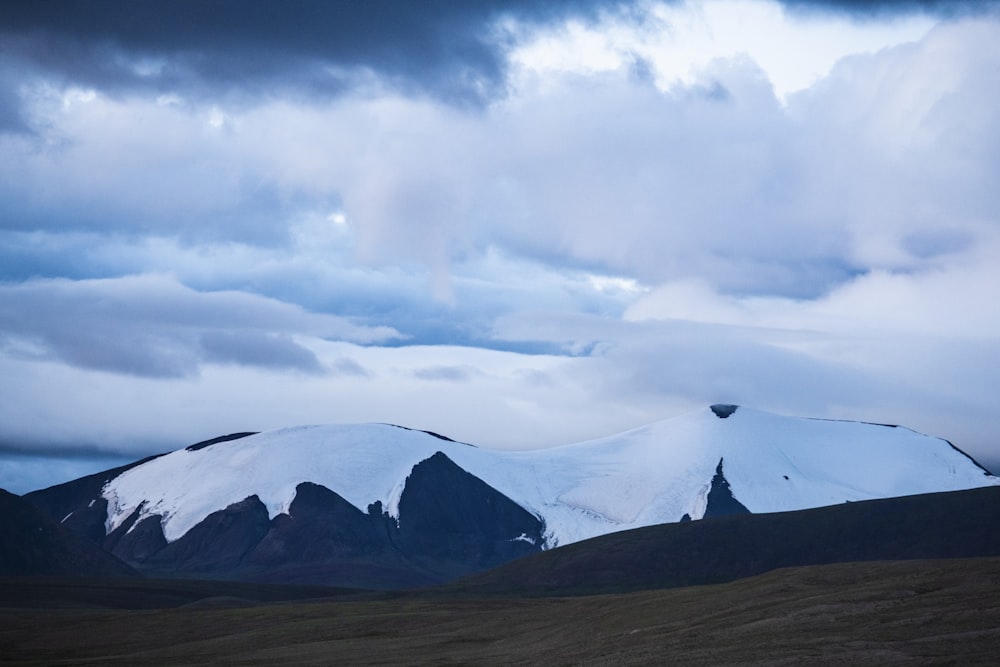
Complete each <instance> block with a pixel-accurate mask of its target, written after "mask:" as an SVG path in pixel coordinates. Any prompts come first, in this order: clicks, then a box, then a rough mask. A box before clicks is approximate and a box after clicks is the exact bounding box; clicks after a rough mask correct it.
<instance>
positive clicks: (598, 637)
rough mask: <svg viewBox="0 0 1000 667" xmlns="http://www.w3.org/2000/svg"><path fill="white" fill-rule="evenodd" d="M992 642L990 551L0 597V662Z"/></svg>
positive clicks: (857, 654)
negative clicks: (715, 567) (143, 596)
mask: <svg viewBox="0 0 1000 667" xmlns="http://www.w3.org/2000/svg"><path fill="white" fill-rule="evenodd" d="M162 585H164V586H166V585H168V584H162ZM184 585H185V586H189V585H190V584H188V583H186V584H184ZM8 592H9V591H8ZM158 595H161V596H162V592H161V593H158ZM43 597H44V596H43ZM6 604H8V605H10V604H11V602H10V601H9V596H8V600H7V602H6ZM59 604H61V605H63V606H65V605H67V604H69V601H68V600H66V599H62V600H61V601H60V603H59ZM998 654H1000V559H998V558H986V559H966V560H950V561H949V560H938V561H909V562H889V563H853V564H840V565H827V566H815V567H808V568H795V569H788V570H779V571H775V572H771V573H768V574H765V575H761V576H758V577H753V578H750V579H744V580H741V581H737V582H732V583H729V584H723V585H718V586H705V587H691V588H682V589H673V590H659V591H645V592H639V593H631V594H627V595H606V596H589V597H564V598H503V597H489V598H482V597H462V596H461V595H459V594H458V593H455V594H454V595H451V594H450V595H449V597H447V598H444V597H437V596H435V595H433V594H414V595H406V596H398V597H392V598H384V599H350V598H349V597H347V598H344V597H341V598H329V599H326V600H314V601H298V602H284V603H273V602H272V603H261V602H254V601H251V600H247V599H245V598H235V597H219V596H215V597H211V598H208V599H204V600H201V601H199V602H195V603H193V604H187V605H185V606H181V607H174V608H169V609H155V610H139V611H136V610H129V611H123V610H113V609H84V608H77V609H66V608H63V609H28V608H20V609H15V608H6V609H2V610H0V662H2V663H4V664H11V665H20V664H47V665H63V664H101V665H114V664H130V665H135V664H156V665H162V664H189V665H197V664H219V663H239V664H261V665H264V664H279V663H295V664H310V663H311V664H333V663H338V664H420V663H433V664H511V663H521V664H524V663H544V664H594V665H603V664H623V663H627V664H664V663H666V662H670V663H675V664H678V663H680V664H694V665H697V664H706V665H708V664H712V665H717V664H753V663H767V664H801V663H803V662H808V663H810V664H852V665H860V664H904V663H905V664H944V663H951V664H963V665H966V664H995V661H996V656H997V655H998Z"/></svg>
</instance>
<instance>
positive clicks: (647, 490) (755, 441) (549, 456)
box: [103, 407, 1000, 548]
mask: <svg viewBox="0 0 1000 667" xmlns="http://www.w3.org/2000/svg"><path fill="white" fill-rule="evenodd" d="M439 451H440V452H443V453H444V454H445V455H446V456H447V457H448V458H450V459H451V460H452V461H454V462H455V463H456V464H457V465H458V466H460V467H461V468H463V469H465V470H466V471H468V472H469V473H471V474H473V475H475V476H476V477H478V478H479V479H481V480H483V481H484V482H485V483H487V484H489V485H490V486H492V487H493V488H495V489H497V490H498V491H500V492H501V493H503V494H504V495H506V496H508V497H509V498H511V499H512V500H513V501H514V502H516V503H518V504H520V505H521V506H522V507H524V508H525V509H527V510H528V511H530V512H532V513H534V514H535V515H537V516H539V517H541V518H542V519H543V520H544V521H545V525H546V535H545V547H546V548H551V547H554V546H558V545H561V544H568V543H571V542H576V541H579V540H583V539H587V538H590V537H594V536H597V535H603V534H605V533H610V532H614V531H619V530H626V529H629V528H638V527H641V526H649V525H653V524H658V523H669V522H675V521H679V520H680V519H681V517H682V516H683V515H684V514H688V515H690V516H691V518H693V519H699V518H701V517H702V516H703V515H704V512H705V507H706V502H707V496H708V491H709V488H710V482H711V479H712V476H713V475H714V474H715V469H716V466H717V465H718V464H719V461H720V459H721V460H722V461H723V473H724V475H725V477H726V479H727V480H728V481H729V483H730V486H731V489H732V492H733V495H734V496H735V497H736V499H737V500H739V501H740V502H741V503H742V504H743V505H744V506H746V507H747V509H749V510H750V511H751V512H754V513H761V512H782V511H789V510H798V509H805V508H810V507H819V506H823V505H832V504H836V503H842V502H847V501H859V500H870V499H874V498H886V497H893V496H903V495H911V494H918V493H930V492H936V491H956V490H961V489H969V488H974V487H980V486H992V485H997V484H1000V479H998V478H996V477H993V476H991V475H989V474H988V473H986V472H985V471H984V470H983V469H982V468H980V467H979V466H977V465H976V464H975V462H974V461H973V460H972V459H970V458H969V457H968V456H966V455H965V454H963V453H962V452H960V451H959V450H957V449H955V448H954V447H952V446H951V445H950V444H949V443H948V442H946V441H944V440H941V439H939V438H933V437H930V436H926V435H922V434H919V433H916V432H914V431H911V430H909V429H906V428H902V427H888V426H880V425H875V424H865V423H858V422H840V421H824V420H816V419H805V418H797V417H784V416H779V415H774V414H769V413H766V412H761V411H757V410H751V409H747V408H742V407H741V408H739V409H737V410H736V411H735V412H734V413H733V414H732V415H731V416H729V417H728V418H720V417H718V416H717V415H716V414H715V412H713V410H711V409H709V408H705V409H704V410H699V411H697V412H693V413H690V414H687V415H683V416H681V417H677V418H675V419H669V420H665V421H661V422H657V423H654V424H650V425H648V426H644V427H641V428H637V429H634V430H631V431H627V432H625V433H621V434H617V435H613V436H609V437H606V438H600V439H597V440H590V441H586V442H581V443H576V444H572V445H565V446H561V447H554V448H550V449H540V450H534V451H517V452H509V451H497V450H488V449H480V448H477V447H472V446H470V445H466V444H462V443H457V442H450V441H446V440H441V439H439V438H436V437H434V436H432V435H429V434H427V433H424V432H421V431H413V430H408V429H405V428H400V427H396V426H390V425H384V424H351V425H328V426H299V427H294V428H286V429H280V430H275V431H269V432H266V433H260V434H258V435H254V436H249V437H246V438H242V439H239V440H233V441H229V442H223V443H218V444H215V445H211V446H209V447H205V448H203V449H199V450H195V451H189V450H186V449H181V450H178V451H175V452H172V453H170V454H167V455H165V456H161V457H159V458H156V459H154V460H152V461H149V462H147V463H145V464H143V465H140V466H137V467H135V468H132V469H131V470H128V471H126V472H124V473H122V474H121V475H119V476H118V477H116V478H114V479H112V480H111V481H110V482H109V483H108V484H107V485H106V486H105V488H104V490H103V496H104V497H105V498H106V499H107V500H108V519H107V524H106V528H107V530H108V532H110V531H112V530H114V529H115V528H117V527H118V526H119V525H120V524H121V523H122V522H123V521H124V520H125V519H126V518H127V517H129V516H130V515H131V514H132V513H133V512H135V511H136V509H140V508H141V509H140V512H139V516H140V519H141V518H143V517H146V516H150V515H156V514H158V515H160V516H161V517H162V527H163V532H164V535H165V537H166V538H167V540H168V541H174V540H176V539H177V538H179V537H181V536H182V535H184V534H185V533H186V532H187V531H188V530H189V529H191V528H192V527H193V526H195V525H196V524H198V523H199V522H200V521H201V520H202V519H204V518H205V517H206V516H207V515H208V514H210V513H212V512H215V511H217V510H222V509H225V508H226V507H227V506H229V505H231V504H233V503H236V502H239V501H241V500H243V499H245V498H247V497H248V496H251V495H254V494H256V495H257V496H258V497H259V498H260V500H261V501H262V502H263V503H264V504H265V505H266V506H267V510H268V513H269V515H270V516H271V517H272V518H273V517H274V516H275V515H277V514H279V513H282V512H286V511H287V509H288V507H289V505H290V504H291V502H292V499H293V498H294V496H295V487H296V485H298V484H299V483H301V482H313V483H316V484H320V485H322V486H325V487H327V488H329V489H331V490H333V491H335V492H336V493H338V494H339V495H341V496H342V497H343V498H344V499H345V500H347V501H348V502H350V503H351V504H353V505H354V506H356V507H357V508H359V509H360V510H362V511H367V508H368V505H369V504H370V503H373V502H375V501H381V503H382V506H383V508H385V509H386V510H387V511H388V512H389V513H390V514H392V515H393V516H396V517H397V518H398V502H399V497H400V494H401V493H402V491H403V488H404V486H405V484H406V479H407V476H408V475H409V474H410V470H411V469H412V468H413V466H414V465H416V464H417V463H419V462H420V461H423V460H424V459H427V458H429V457H430V456H432V455H433V454H434V453H436V452H439Z"/></svg>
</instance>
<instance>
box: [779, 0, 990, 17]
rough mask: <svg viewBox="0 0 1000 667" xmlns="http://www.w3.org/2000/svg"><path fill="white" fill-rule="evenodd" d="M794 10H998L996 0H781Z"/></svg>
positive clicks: (953, 13) (872, 13)
mask: <svg viewBox="0 0 1000 667" xmlns="http://www.w3.org/2000/svg"><path fill="white" fill-rule="evenodd" d="M781 4H783V5H785V6H786V7H788V8H789V9H791V10H793V11H828V12H836V13H843V14H850V15H853V16H857V17H871V18H875V17H881V16H886V15H891V14H913V13H918V12H922V13H927V14H933V15H935V16H942V17H946V18H955V17H959V16H970V15H978V14H983V13H987V12H990V11H995V10H996V9H997V7H998V6H1000V2H998V1H997V0H781Z"/></svg>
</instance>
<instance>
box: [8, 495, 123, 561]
mask: <svg viewBox="0 0 1000 667" xmlns="http://www.w3.org/2000/svg"><path fill="white" fill-rule="evenodd" d="M135 574H136V573H135V572H134V571H132V570H131V569H130V568H129V567H127V566H126V565H125V564H124V563H122V562H120V561H118V560H117V559H116V558H114V557H112V556H111V555H110V554H108V553H105V552H104V551H102V550H101V549H99V548H97V547H95V546H94V545H93V544H92V543H90V542H89V541H87V540H85V539H82V538H81V537H80V536H78V535H77V534H76V533H74V532H72V531H70V530H69V529H67V528H65V527H63V526H61V525H59V524H58V523H57V522H55V521H54V520H53V519H52V518H51V517H49V516H48V515H47V514H45V513H44V512H42V511H40V510H39V509H38V508H37V507H35V506H34V505H33V504H32V503H30V502H29V501H27V500H25V499H24V498H22V497H20V496H16V495H14V494H12V493H8V492H7V491H4V490H3V489H0V577H21V576H81V577H84V576H87V577H94V576H134V575H135Z"/></svg>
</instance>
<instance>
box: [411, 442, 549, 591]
mask: <svg viewBox="0 0 1000 667" xmlns="http://www.w3.org/2000/svg"><path fill="white" fill-rule="evenodd" d="M543 532H544V525H543V524H542V522H541V521H540V520H539V519H538V518H537V517H536V516H534V515H532V514H530V513H529V512H527V511H526V510H525V509H524V508H522V507H521V506H520V505H517V504H516V503H514V502H513V501H511V500H510V499H509V498H507V497H506V496H504V495H503V494H501V493H500V492H498V491H496V490H495V489H493V488H492V487H490V486H488V485H487V484H485V483H484V482H482V481H481V480H480V479H479V478H477V477H475V476H473V475H470V474H469V473H467V472H466V471H464V470H462V469H461V468H459V467H458V466H457V465H455V464H454V463H452V461H451V459H449V458H448V457H447V456H445V455H444V454H442V453H441V452H438V453H437V454H435V455H434V456H432V457H431V458H429V459H427V460H425V461H422V462H420V463H418V464H417V465H416V466H414V467H413V472H412V473H410V477H409V479H407V481H406V487H405V488H404V490H403V494H402V496H401V497H400V500H399V530H398V535H399V538H398V539H399V544H400V546H401V547H402V549H403V550H404V551H405V552H406V553H409V554H413V555H414V556H415V557H416V558H417V559H419V561H420V562H421V563H422V564H423V565H424V566H425V567H426V568H427V569H429V570H432V571H441V572H442V574H447V575H452V576H454V575H455V574H467V573H470V572H475V571H478V570H484V569H487V568H490V567H494V566H496V565H499V564H501V563H505V562H507V561H509V560H513V559H515V558H520V557H521V556H527V555H528V554H530V553H533V552H535V551H538V550H539V548H540V545H541V544H542V533H543Z"/></svg>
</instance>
